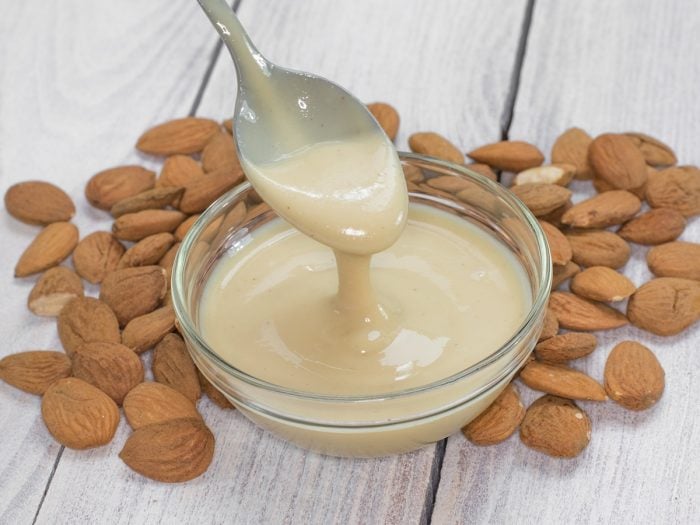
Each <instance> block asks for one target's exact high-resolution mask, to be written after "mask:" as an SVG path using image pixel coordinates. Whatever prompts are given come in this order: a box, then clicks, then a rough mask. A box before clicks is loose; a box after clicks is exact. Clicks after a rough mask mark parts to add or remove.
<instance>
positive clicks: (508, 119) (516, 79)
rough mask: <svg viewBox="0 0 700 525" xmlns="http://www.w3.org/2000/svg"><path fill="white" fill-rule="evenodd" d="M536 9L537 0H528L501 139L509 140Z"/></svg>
mask: <svg viewBox="0 0 700 525" xmlns="http://www.w3.org/2000/svg"><path fill="white" fill-rule="evenodd" d="M534 10H535V0H528V2H527V5H526V6H525V16H524V17H523V25H522V29H521V30H520V39H519V40H518V48H517V50H516V52H515V63H514V64H513V74H512V75H511V77H510V86H509V88H508V95H507V97H506V104H505V107H504V108H503V115H502V117H501V140H508V138H509V137H508V134H509V132H510V126H511V124H512V123H513V110H514V109H515V102H516V99H517V98H518V90H519V88H520V75H521V73H522V70H523V62H524V60H525V51H527V39H528V36H529V35H530V26H531V25H532V13H533V11H534Z"/></svg>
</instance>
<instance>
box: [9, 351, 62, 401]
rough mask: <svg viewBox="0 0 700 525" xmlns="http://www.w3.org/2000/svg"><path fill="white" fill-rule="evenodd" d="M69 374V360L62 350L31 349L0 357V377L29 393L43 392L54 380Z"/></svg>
mask: <svg viewBox="0 0 700 525" xmlns="http://www.w3.org/2000/svg"><path fill="white" fill-rule="evenodd" d="M70 375H71V362H70V359H69V358H68V356H67V355H66V354H64V353H63V352H52V351H49V350H31V351H29V352H20V353H18V354H10V355H7V356H5V357H3V358H2V359H0V379H2V380H3V381H5V383H7V384H9V385H12V386H13V387H15V388H19V389H20V390H24V391H25V392H29V393H30V394H39V395H41V394H43V393H44V392H46V389H47V388H49V386H51V384H53V383H54V382H56V381H58V380H59V379H63V378H64V377H69V376H70Z"/></svg>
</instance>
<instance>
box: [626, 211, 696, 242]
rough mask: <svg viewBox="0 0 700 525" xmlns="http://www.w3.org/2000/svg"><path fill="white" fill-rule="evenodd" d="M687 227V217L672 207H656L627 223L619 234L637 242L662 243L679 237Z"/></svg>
mask: <svg viewBox="0 0 700 525" xmlns="http://www.w3.org/2000/svg"><path fill="white" fill-rule="evenodd" d="M684 229H685V217H683V214H682V213H681V212H679V211H677V210H674V209H672V208H656V209H653V210H650V211H648V212H646V213H643V214H641V215H640V216H638V217H635V218H634V219H632V220H631V221H629V222H627V223H625V224H624V225H623V226H622V228H620V229H619V230H618V231H617V234H618V235H619V236H620V237H622V238H623V239H625V240H626V241H630V242H634V243H637V244H647V245H654V244H662V243H665V242H670V241H673V240H675V239H677V238H678V237H679V236H680V234H681V233H683V230H684Z"/></svg>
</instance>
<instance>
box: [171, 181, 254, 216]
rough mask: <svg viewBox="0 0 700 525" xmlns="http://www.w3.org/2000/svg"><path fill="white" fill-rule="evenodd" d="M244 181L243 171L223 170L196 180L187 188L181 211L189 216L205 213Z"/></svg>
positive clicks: (183, 195)
mask: <svg viewBox="0 0 700 525" xmlns="http://www.w3.org/2000/svg"><path fill="white" fill-rule="evenodd" d="M242 181H243V171H241V170H234V169H230V168H223V169H219V170H217V171H213V172H211V173H208V174H206V175H205V176H203V177H199V178H197V179H194V180H193V181H192V182H190V183H188V184H187V185H186V186H185V192H184V193H183V194H182V197H181V198H180V210H181V211H182V212H184V213H187V214H193V213H200V212H203V211H204V210H205V209H207V207H208V206H209V205H210V204H211V203H213V202H214V201H215V200H216V199H218V198H219V197H221V196H222V195H223V194H224V193H226V192H227V191H228V190H230V189H231V188H233V187H234V186H235V185H236V184H238V183H240V182H242ZM181 222H182V221H181Z"/></svg>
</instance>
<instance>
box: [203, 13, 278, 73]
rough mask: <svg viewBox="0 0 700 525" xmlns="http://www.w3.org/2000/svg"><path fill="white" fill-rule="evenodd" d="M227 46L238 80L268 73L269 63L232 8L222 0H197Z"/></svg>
mask: <svg viewBox="0 0 700 525" xmlns="http://www.w3.org/2000/svg"><path fill="white" fill-rule="evenodd" d="M197 1H198V2H199V5H200V7H201V8H202V9H203V10H204V12H205V13H206V15H207V17H209V20H210V21H211V23H212V25H213V26H214V28H215V29H216V31H217V32H218V33H219V36H220V37H221V40H223V41H224V44H226V47H227V48H228V51H229V53H230V54H231V58H233V63H234V65H235V66H236V75H237V77H238V79H239V82H240V81H242V80H244V79H245V78H246V77H252V76H254V75H260V74H262V75H264V76H269V75H270V68H271V64H270V63H269V62H268V61H267V60H266V59H265V57H264V56H262V54H261V53H260V51H258V50H257V49H256V47H255V46H254V45H253V43H252V42H251V41H250V37H248V34H247V33H246V32H245V29H243V26H242V25H241V22H240V20H238V17H237V16H236V14H235V13H234V12H233V9H231V7H230V6H229V5H228V4H227V3H226V2H225V1H224V0H197Z"/></svg>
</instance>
